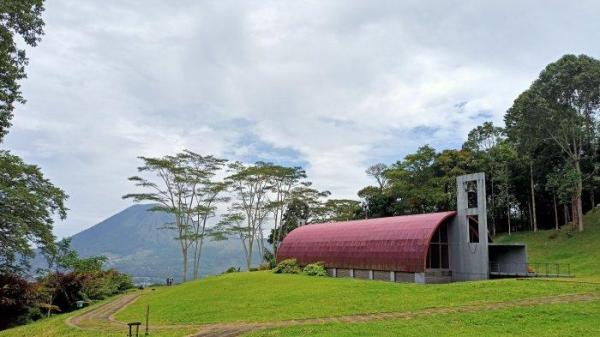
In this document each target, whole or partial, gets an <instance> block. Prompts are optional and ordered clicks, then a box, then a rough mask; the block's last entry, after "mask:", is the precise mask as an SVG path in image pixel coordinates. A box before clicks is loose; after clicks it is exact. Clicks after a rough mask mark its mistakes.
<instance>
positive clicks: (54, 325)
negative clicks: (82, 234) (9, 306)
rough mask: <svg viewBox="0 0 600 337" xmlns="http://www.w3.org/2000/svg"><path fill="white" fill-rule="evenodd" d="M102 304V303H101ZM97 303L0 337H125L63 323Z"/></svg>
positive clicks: (169, 334) (172, 336)
mask: <svg viewBox="0 0 600 337" xmlns="http://www.w3.org/2000/svg"><path fill="white" fill-rule="evenodd" d="M102 303H104V302H102ZM102 303H98V304H96V305H93V306H91V307H88V308H86V309H83V310H78V311H76V312H72V313H68V314H62V315H56V316H53V317H51V318H47V319H43V320H39V321H36V322H33V323H31V324H27V325H23V326H19V327H16V328H13V329H9V330H4V331H0V337H23V336H35V337H97V336H102V337H122V336H125V335H126V334H125V330H120V331H114V330H111V329H104V327H102V326H98V327H95V328H99V329H102V333H99V332H98V330H94V329H93V328H94V327H91V328H92V329H91V330H82V329H76V328H73V327H70V326H69V325H67V323H65V320H66V319H68V318H69V317H72V316H75V315H79V314H81V313H82V312H85V311H89V310H93V309H95V308H96V307H97V306H98V305H100V304H102ZM191 332H193V330H192V329H190V328H174V329H168V330H160V331H152V336H156V337H181V336H186V335H188V334H190V333H191Z"/></svg>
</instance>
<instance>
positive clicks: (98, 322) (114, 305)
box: [65, 293, 140, 330]
mask: <svg viewBox="0 0 600 337" xmlns="http://www.w3.org/2000/svg"><path fill="white" fill-rule="evenodd" d="M139 296H140V294H139V293H133V294H126V295H122V296H120V297H118V298H117V299H116V300H114V301H111V302H108V303H105V304H102V305H100V306H99V307H97V308H95V309H92V310H89V311H86V312H84V313H83V314H81V315H76V316H73V317H71V318H68V319H67V320H66V321H65V322H66V323H67V324H68V325H69V326H72V327H75V328H80V329H90V330H98V329H106V330H123V328H124V327H126V326H127V324H125V323H123V322H119V321H117V320H115V319H114V318H113V315H114V314H115V313H116V312H117V311H119V310H121V309H123V308H125V307H126V306H128V305H129V304H131V303H133V302H134V301H135V300H137V298H138V297H139Z"/></svg>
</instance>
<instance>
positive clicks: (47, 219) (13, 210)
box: [0, 151, 67, 271]
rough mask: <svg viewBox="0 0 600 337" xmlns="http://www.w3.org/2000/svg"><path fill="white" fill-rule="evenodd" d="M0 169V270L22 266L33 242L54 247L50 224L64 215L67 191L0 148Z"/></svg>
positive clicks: (43, 246) (29, 256) (41, 245)
mask: <svg viewBox="0 0 600 337" xmlns="http://www.w3.org/2000/svg"><path fill="white" fill-rule="evenodd" d="M0 172H2V174H0V214H1V216H0V247H2V249H0V271H15V270H22V268H21V266H26V262H27V260H28V259H29V258H31V257H32V256H33V255H34V252H33V249H32V244H34V245H36V246H37V247H40V248H43V249H53V248H52V246H53V245H54V235H53V234H52V224H53V223H54V217H55V216H58V217H59V218H60V219H64V218H65V217H66V215H67V208H66V207H65V205H64V203H65V200H66V199H67V195H66V194H65V192H63V191H62V190H61V189H60V188H58V187H56V186H54V185H53V184H52V183H51V182H50V181H49V180H48V179H46V178H45V177H44V175H43V174H42V172H41V171H40V169H39V168H38V167H37V166H35V165H28V164H25V163H24V162H23V161H22V160H21V158H19V157H17V156H14V155H11V154H10V153H9V152H7V151H0ZM18 257H20V258H21V261H17V258H18ZM21 262H23V263H21Z"/></svg>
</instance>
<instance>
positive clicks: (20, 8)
mask: <svg viewBox="0 0 600 337" xmlns="http://www.w3.org/2000/svg"><path fill="white" fill-rule="evenodd" d="M43 12H44V1H43V0H3V1H0V142H2V140H3V138H4V136H6V134H7V133H8V128H9V127H10V125H11V122H10V121H11V119H12V116H13V110H14V108H15V104H16V103H25V99H24V98H23V96H22V94H21V86H20V85H19V81H20V80H22V79H24V78H25V77H26V76H27V75H26V74H25V66H26V65H27V63H28V59H27V56H26V55H25V50H24V49H19V48H18V47H17V42H16V41H15V37H16V36H19V37H21V38H22V39H23V41H24V42H25V43H26V44H28V45H29V46H32V47H35V46H36V45H37V43H38V42H39V41H40V40H41V36H42V35H43V34H44V31H43V27H44V21H43V20H42V13H43Z"/></svg>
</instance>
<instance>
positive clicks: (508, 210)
mask: <svg viewBox="0 0 600 337" xmlns="http://www.w3.org/2000/svg"><path fill="white" fill-rule="evenodd" d="M506 219H508V235H509V236H510V206H508V207H507V208H506Z"/></svg>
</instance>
